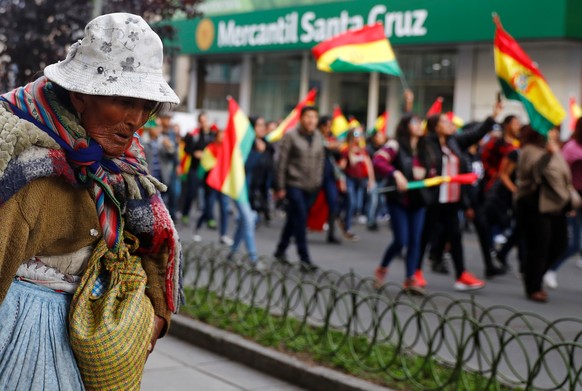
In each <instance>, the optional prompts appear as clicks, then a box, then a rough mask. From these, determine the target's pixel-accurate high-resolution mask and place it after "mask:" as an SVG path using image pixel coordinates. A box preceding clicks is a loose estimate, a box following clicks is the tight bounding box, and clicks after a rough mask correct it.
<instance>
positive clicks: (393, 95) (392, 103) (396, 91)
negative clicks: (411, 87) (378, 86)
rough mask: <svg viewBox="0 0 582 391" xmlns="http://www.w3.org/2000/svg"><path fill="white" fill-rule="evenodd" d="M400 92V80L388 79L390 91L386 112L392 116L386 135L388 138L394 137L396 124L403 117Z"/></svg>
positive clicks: (395, 78) (388, 92) (387, 97)
mask: <svg viewBox="0 0 582 391" xmlns="http://www.w3.org/2000/svg"><path fill="white" fill-rule="evenodd" d="M400 91H401V89H400V80H398V77H390V78H389V79H388V91H387V92H386V93H387V96H386V110H388V113H389V114H390V116H389V118H388V127H387V128H386V135H388V136H394V131H395V129H396V124H398V121H400V118H401V116H402V113H401V111H402V110H401V106H400V105H401V94H400Z"/></svg>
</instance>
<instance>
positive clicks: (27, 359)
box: [0, 280, 84, 391]
mask: <svg viewBox="0 0 582 391" xmlns="http://www.w3.org/2000/svg"><path fill="white" fill-rule="evenodd" d="M71 297H72V296H71V295H69V294H66V293H58V292H55V291H53V290H51V289H48V288H45V287H41V286H38V285H34V284H30V283H27V282H22V281H19V280H14V281H13V283H12V285H11V286H10V290H9V291H8V294H7V295H6V298H5V299H4V301H3V302H2V304H0V319H1V321H0V390H75V391H77V390H83V389H84V387H83V382H82V380H81V374H80V373H79V369H78V368H77V363H76V361H75V357H74V355H73V351H72V350H71V347H70V345H69V334H68V331H67V327H68V326H67V325H68V320H67V318H68V313H69V306H70V303H71Z"/></svg>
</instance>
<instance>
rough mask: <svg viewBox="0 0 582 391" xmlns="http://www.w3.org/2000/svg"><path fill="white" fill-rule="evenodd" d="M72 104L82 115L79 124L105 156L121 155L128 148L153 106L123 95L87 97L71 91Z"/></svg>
mask: <svg viewBox="0 0 582 391" xmlns="http://www.w3.org/2000/svg"><path fill="white" fill-rule="evenodd" d="M71 102H72V104H73V106H74V107H75V110H76V111H77V113H79V114H80V116H81V125H82V126H83V128H85V130H86V131H87V134H88V135H89V137H91V138H92V139H93V140H95V141H96V142H97V143H99V145H101V147H103V151H104V152H105V154H106V155H107V156H110V157H117V156H121V155H122V154H123V152H125V150H126V149H127V148H128V147H129V146H130V145H131V142H132V140H133V134H134V133H135V132H136V131H137V130H138V129H139V128H141V127H142V126H143V125H144V124H145V123H146V121H147V120H148V118H149V117H150V115H151V113H152V111H153V110H154V109H155V107H156V103H155V102H152V101H149V100H144V99H138V98H127V97H122V96H99V95H86V94H81V93H76V92H72V93H71Z"/></svg>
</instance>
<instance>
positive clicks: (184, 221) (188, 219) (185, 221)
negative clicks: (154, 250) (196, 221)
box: [180, 216, 190, 225]
mask: <svg viewBox="0 0 582 391" xmlns="http://www.w3.org/2000/svg"><path fill="white" fill-rule="evenodd" d="M180 220H181V221H182V224H184V225H188V224H189V223H190V217H188V216H182V218H181V219H180Z"/></svg>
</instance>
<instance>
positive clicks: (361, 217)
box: [358, 215, 368, 225]
mask: <svg viewBox="0 0 582 391" xmlns="http://www.w3.org/2000/svg"><path fill="white" fill-rule="evenodd" d="M367 222H368V218H367V217H366V216H364V215H359V216H358V224H361V225H364V224H366V223H367Z"/></svg>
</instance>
